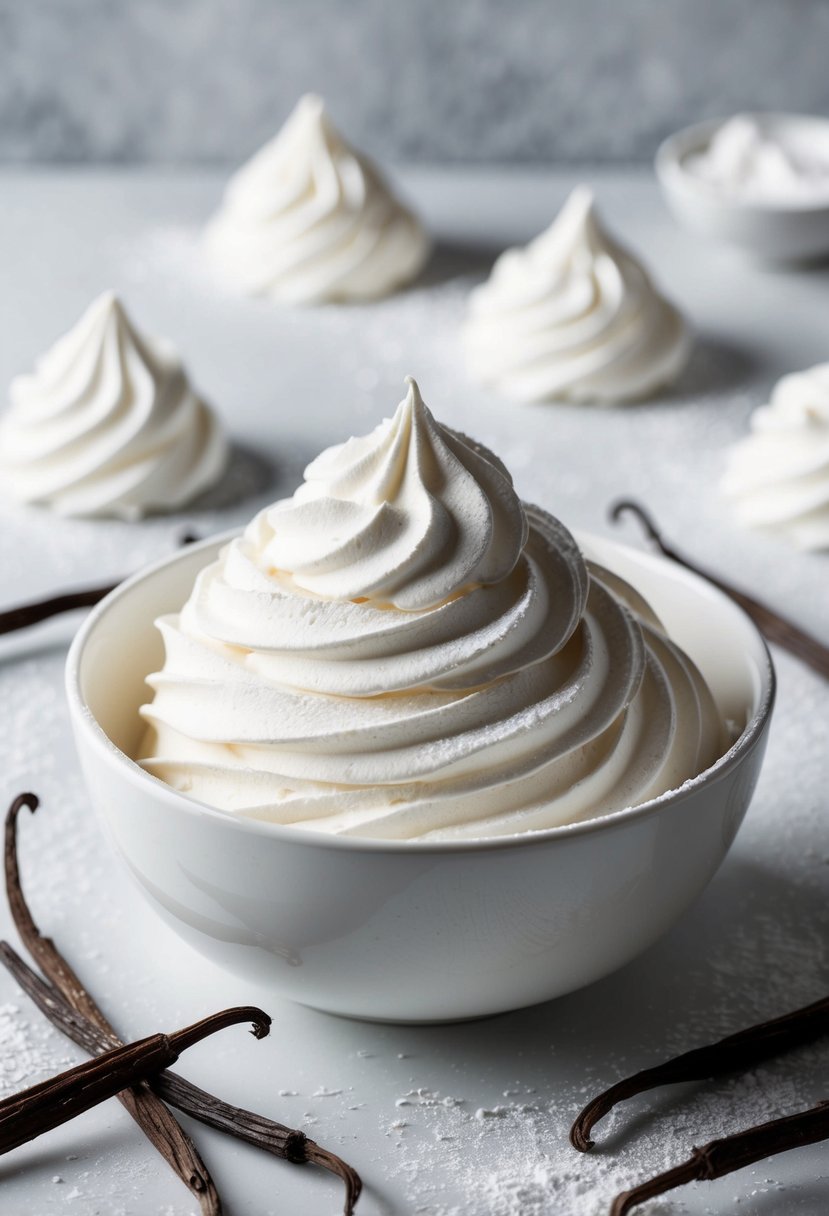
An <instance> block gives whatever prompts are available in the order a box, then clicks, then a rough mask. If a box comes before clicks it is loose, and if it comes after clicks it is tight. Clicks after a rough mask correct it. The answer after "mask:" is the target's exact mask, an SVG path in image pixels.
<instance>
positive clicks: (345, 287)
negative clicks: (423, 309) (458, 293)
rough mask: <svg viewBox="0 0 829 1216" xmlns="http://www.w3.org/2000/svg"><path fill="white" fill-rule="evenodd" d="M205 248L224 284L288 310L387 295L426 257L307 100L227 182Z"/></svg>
mask: <svg viewBox="0 0 829 1216" xmlns="http://www.w3.org/2000/svg"><path fill="white" fill-rule="evenodd" d="M206 240H207V248H208V251H209V253H210V254H211V256H212V257H213V259H214V261H215V262H216V264H217V265H218V266H219V268H220V269H221V270H222V271H223V272H224V274H225V275H226V277H227V278H228V279H229V280H231V281H233V282H236V283H237V284H238V285H239V286H240V287H241V288H242V289H243V290H245V291H247V292H249V293H251V294H255V295H267V296H270V297H272V298H273V299H275V300H279V301H282V302H284V303H289V304H321V303H326V302H343V301H353V300H370V299H375V298H377V297H380V296H384V295H388V294H389V293H390V292H392V291H394V290H396V289H397V288H399V287H402V286H403V285H404V284H406V283H409V282H411V280H412V279H414V278H415V276H416V275H417V274H418V273H419V271H420V270H421V268H422V267H423V264H424V262H425V261H426V258H427V256H428V253H429V248H430V242H429V239H428V237H427V236H426V233H425V232H424V230H423V228H422V227H421V225H420V223H419V222H418V220H417V219H416V217H415V216H414V215H413V214H412V213H411V212H410V211H409V210H408V209H407V208H406V207H404V206H403V204H402V203H401V202H400V201H399V200H398V199H397V198H396V197H395V196H394V194H393V193H392V191H391V189H390V187H389V186H388V184H387V183H386V181H385V180H384V179H383V177H382V175H381V174H380V172H379V171H378V169H377V168H376V167H375V166H374V165H373V164H372V163H371V161H369V160H368V159H367V158H366V157H365V156H363V155H361V154H360V153H358V152H356V151H355V150H354V149H353V148H351V147H349V145H348V144H347V143H346V142H345V140H344V139H343V138H342V136H341V135H340V134H339V132H338V131H337V130H336V129H335V128H334V125H333V123H332V122H331V119H330V118H329V116H328V114H327V112H326V110H325V107H324V105H323V102H322V100H321V99H320V98H319V97H315V96H310V95H309V96H306V97H303V98H302V100H301V101H300V102H299V104H298V105H297V107H296V109H295V110H294V112H293V114H292V115H291V116H290V118H289V119H288V121H287V122H286V123H285V125H284V126H283V128H282V129H281V131H279V132H278V134H277V135H276V136H275V137H274V138H273V139H272V140H271V141H270V142H269V143H267V144H265V146H264V147H263V148H261V149H260V150H259V151H258V152H257V153H256V154H255V155H254V156H253V157H252V158H251V160H249V161H248V162H247V164H245V165H243V166H242V168H241V169H240V170H239V171H238V172H237V173H236V174H235V175H234V176H233V177H232V178H231V180H230V182H229V183H228V186H227V190H226V192H225V197H224V200H223V203H222V206H221V208H220V210H219V211H218V213H217V214H216V215H215V216H214V218H213V219H212V220H211V222H210V224H209V225H208V228H207V233H206Z"/></svg>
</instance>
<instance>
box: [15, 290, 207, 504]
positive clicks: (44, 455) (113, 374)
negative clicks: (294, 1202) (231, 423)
mask: <svg viewBox="0 0 829 1216" xmlns="http://www.w3.org/2000/svg"><path fill="white" fill-rule="evenodd" d="M9 392H10V397H11V408H10V409H9V410H8V411H7V413H6V415H5V417H3V418H2V419H0V485H2V486H3V488H4V490H5V491H6V492H8V493H9V494H10V496H11V497H14V498H17V499H19V500H21V501H23V502H27V503H36V504H45V505H48V506H50V507H52V508H53V509H54V510H55V511H57V512H58V513H59V514H61V515H83V516H96V515H100V516H116V517H120V518H122V519H138V518H140V517H141V516H143V515H146V514H147V513H149V512H152V511H164V510H174V509H175V508H177V507H180V506H182V505H183V504H184V503H186V502H189V501H190V500H191V499H193V498H195V497H196V496H197V495H198V494H200V493H201V492H202V491H203V490H205V489H207V488H208V487H209V486H211V485H213V484H214V483H215V482H216V481H218V479H219V478H220V477H221V475H222V473H223V471H224V468H225V465H226V461H227V442H226V440H225V437H224V434H223V432H222V430H221V427H220V426H219V423H218V421H217V419H216V416H215V414H214V413H213V411H212V410H211V409H210V407H209V406H207V405H206V404H205V403H204V402H203V401H202V400H201V399H200V398H199V397H197V396H196V394H195V393H194V392H193V390H192V388H191V387H190V384H189V382H188V380H187V376H186V374H185V372H184V369H183V367H182V365H181V362H180V360H179V358H178V356H177V355H176V353H175V351H174V350H173V348H172V347H171V346H170V345H169V344H168V343H167V342H162V341H160V340H158V339H149V338H147V337H145V336H143V335H142V334H139V333H138V331H137V330H136V329H135V327H134V326H133V324H132V322H131V321H130V319H129V318H128V316H127V314H126V312H125V311H124V308H123V305H122V304H121V303H120V301H119V300H118V299H117V297H116V296H115V295H114V294H113V293H112V292H105V293H104V294H103V295H101V296H99V297H98V298H97V299H96V300H95V301H94V302H93V303H92V304H91V305H90V307H89V308H88V309H87V311H86V312H85V313H84V314H83V316H82V317H81V319H80V320H79V321H78V323H77V324H76V325H75V326H74V328H73V329H71V330H70V331H69V333H67V334H66V335H65V336H64V337H62V338H60V339H59V340H58V341H57V342H56V343H55V345H54V346H53V347H52V348H51V349H50V350H49V351H47V352H46V354H45V355H43V356H42V357H41V358H40V360H39V361H38V363H37V365H36V367H35V370H34V372H33V373H32V374H31V375H25V376H18V377H16V378H15V379H14V380H13V381H12V384H11V387H10V390H9Z"/></svg>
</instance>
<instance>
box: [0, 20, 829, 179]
mask: <svg viewBox="0 0 829 1216" xmlns="http://www.w3.org/2000/svg"><path fill="white" fill-rule="evenodd" d="M310 89H314V90H317V91H320V92H322V93H324V95H325V96H326V98H327V99H328V101H329V104H330V107H331V109H332V111H333V113H334V114H335V116H336V118H337V120H338V122H339V125H340V126H341V127H342V128H343V130H344V131H345V132H347V133H348V135H349V136H350V137H351V138H352V139H353V140H354V141H355V142H357V143H359V144H362V145H363V146H364V147H366V148H367V149H370V150H371V151H372V152H373V153H374V154H375V155H376V156H378V157H380V158H387V159H391V160H395V159H398V160H400V159H406V160H418V161H433V162H440V161H467V162H476V161H477V162H485V161H527V162H545V161H551V160H564V161H589V160H630V159H637V160H645V159H648V158H650V156H651V155H652V152H653V150H654V147H655V146H656V144H657V142H658V140H659V139H660V138H661V137H662V136H663V135H665V134H666V133H668V132H670V131H671V130H674V129H676V128H677V127H679V126H681V125H683V124H685V123H687V122H690V121H693V120H695V119H697V118H703V117H706V116H711V115H714V116H716V115H719V114H725V113H728V112H732V111H734V110H737V109H741V108H747V107H755V108H768V109H772V108H785V109H793V110H803V111H810V112H818V113H820V112H823V113H827V112H829V3H827V0H513V2H510V0H0V161H70V162H72V161H126V162H129V161H162V162H171V161H181V162H225V161H230V162H233V161H237V160H239V159H240V158H242V157H244V156H245V155H247V154H248V153H249V152H250V151H252V150H253V149H254V148H255V147H257V146H258V145H259V144H260V143H262V142H263V141H264V140H265V139H266V138H267V137H268V136H269V135H271V134H272V133H273V131H274V130H275V129H276V128H277V127H278V125H279V124H280V122H281V121H282V119H283V118H284V117H285V115H286V113H287V112H288V110H289V109H290V108H291V106H292V105H293V103H294V101H295V100H296V98H297V97H298V96H299V95H300V94H301V93H302V92H304V91H307V90H310Z"/></svg>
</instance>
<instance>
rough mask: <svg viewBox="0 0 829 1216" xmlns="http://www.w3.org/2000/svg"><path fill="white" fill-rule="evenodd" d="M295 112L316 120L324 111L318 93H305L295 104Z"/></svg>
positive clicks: (323, 103) (323, 104)
mask: <svg viewBox="0 0 829 1216" xmlns="http://www.w3.org/2000/svg"><path fill="white" fill-rule="evenodd" d="M296 108H297V112H298V113H300V114H307V115H308V117H309V118H317V117H319V116H320V115H321V114H323V113H324V111H325V102H324V101H323V99H322V97H320V95H319V93H305V94H304V95H303V96H302V97H300V99H299V101H298V103H297V107H296Z"/></svg>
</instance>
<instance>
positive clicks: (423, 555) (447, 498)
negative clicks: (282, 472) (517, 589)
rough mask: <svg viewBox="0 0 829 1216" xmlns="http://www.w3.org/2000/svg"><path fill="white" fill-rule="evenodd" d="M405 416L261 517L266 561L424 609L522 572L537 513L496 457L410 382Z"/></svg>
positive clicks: (346, 591)
mask: <svg viewBox="0 0 829 1216" xmlns="http://www.w3.org/2000/svg"><path fill="white" fill-rule="evenodd" d="M406 385H407V391H406V396H405V397H404V399H403V400H402V401H401V402H400V404H399V405H398V407H397V409H396V411H395V413H394V415H393V416H392V417H391V418H387V419H385V420H384V421H383V422H381V423H380V425H379V426H378V427H376V428H375V429H374V430H373V431H371V432H370V433H369V434H368V435H363V436H359V437H357V438H352V439H349V440H348V441H347V442H346V443H343V444H339V445H337V446H335V447H332V448H329V449H327V451H325V452H323V453H322V454H321V455H320V456H318V457H317V459H316V460H314V461H312V462H311V464H309V466H308V468H307V469H306V470H305V481H304V482H303V484H302V485H301V486H300V487H299V489H298V490H297V491H296V493H295V494H294V496H293V498H290V499H286V500H284V501H282V502H278V503H275V504H274V506H272V507H270V508H268V509H267V510H266V511H264V512H263V513H262V514H261V515H260V516H258V517H257V519H256V520H255V521H254V524H253V525H252V527H253V530H254V531H253V535H252V537H251V539H252V540H254V539H255V545H256V549H257V551H258V552H259V554H260V560H261V562H262V563H263V564H264V566H265V567H266V568H269V569H278V570H281V571H284V572H287V573H289V574H290V575H291V577H292V578H293V580H294V582H295V584H296V585H297V586H298V587H301V588H303V589H304V590H306V591H310V592H313V593H315V594H316V595H320V596H325V597H328V598H333V599H342V600H354V599H370V600H373V601H378V602H383V603H391V604H393V605H394V606H395V607H397V608H402V609H405V610H407V611H418V610H422V609H425V608H431V607H433V606H434V605H436V604H439V603H442V602H444V601H446V600H447V599H449V598H451V597H452V596H454V595H456V594H458V592H459V591H462V590H464V589H466V588H468V587H470V586H472V585H481V586H485V585H489V584H491V583H496V582H498V581H500V580H501V579H502V578H504V577H506V575H507V574H509V572H510V571H511V570H512V569H513V567H514V566H515V564H516V562H517V561H518V558H519V555H520V553H521V550H522V548H523V546H524V542H525V541H526V538H527V528H528V524H527V520H526V516H525V513H524V510H523V507H522V505H521V502H520V499H519V498H518V495H517V494H516V493H515V490H514V489H513V486H512V481H511V479H510V476H509V474H508V473H507V471H506V469H505V468H504V467H503V465H502V464H501V462H500V461H499V460H498V458H497V457H496V456H493V454H492V453H491V452H488V451H487V450H486V449H485V448H483V447H480V446H479V445H477V444H472V443H471V442H470V441H469V440H467V439H465V437H464V436H462V435H460V434H458V433H457V432H455V431H452V430H449V428H447V427H444V426H442V425H441V424H440V423H439V422H438V421H437V420H436V419H435V417H434V415H433V414H432V413H431V411H430V410H429V409H428V408H427V406H426V404H425V402H424V401H423V398H422V396H421V394H420V390H419V388H418V386H417V383H416V382H415V381H414V380H413V379H412V378H411V377H409V378H408V379H407V381H406Z"/></svg>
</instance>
